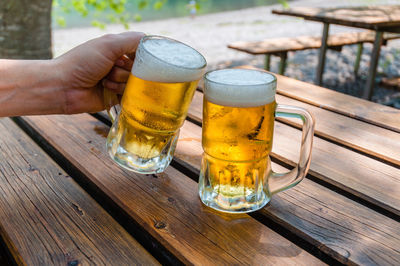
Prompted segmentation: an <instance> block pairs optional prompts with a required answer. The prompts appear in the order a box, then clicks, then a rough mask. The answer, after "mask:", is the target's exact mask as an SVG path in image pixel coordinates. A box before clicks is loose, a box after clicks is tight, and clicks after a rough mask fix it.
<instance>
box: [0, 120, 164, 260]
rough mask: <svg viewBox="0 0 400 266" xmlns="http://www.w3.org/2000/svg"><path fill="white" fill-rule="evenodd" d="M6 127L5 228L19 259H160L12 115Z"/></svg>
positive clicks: (0, 172) (2, 145) (1, 162)
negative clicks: (27, 133) (21, 126)
mask: <svg viewBox="0 0 400 266" xmlns="http://www.w3.org/2000/svg"><path fill="white" fill-rule="evenodd" d="M0 132H1V136H0V190H1V193H0V217H1V219H0V232H1V235H2V237H3V239H4V240H5V242H6V244H7V246H8V248H9V250H10V252H11V254H12V255H13V257H14V258H15V260H16V262H17V263H18V264H21V265H78V264H79V265H81V264H83V265H85V264H86V265H88V264H119V265H122V264H126V265H129V264H131V265H132V264H149V265H155V264H158V262H157V261H156V260H155V259H154V258H153V257H152V256H151V255H150V254H149V253H148V252H147V251H146V250H145V249H144V248H143V247H142V246H141V245H140V244H139V243H138V242H137V241H136V240H135V239H133V238H132V236H130V235H129V234H128V233H127V232H126V231H125V230H124V229H123V228H122V227H121V226H120V225H119V224H118V223H117V222H116V221H115V220H114V219H113V218H112V217H111V216H109V215H108V214H107V213H106V212H105V211H104V210H103V209H102V208H101V207H100V206H99V205H98V204H97V203H96V202H95V201H94V200H93V199H92V198H91V197H90V196H89V195H87V193H86V192H85V191H83V190H82V189H81V188H80V187H79V186H78V185H77V184H76V183H75V182H74V181H73V180H72V179H71V178H70V177H69V176H68V175H67V174H66V173H65V172H64V171H63V170H62V169H61V168H59V167H58V166H57V165H56V164H55V163H54V162H53V161H52V160H51V158H50V157H48V156H47V155H46V154H45V153H44V152H43V151H42V150H41V149H40V148H39V147H38V146H37V145H36V144H35V143H33V141H32V140H31V139H29V137H28V136H26V135H25V133H24V132H23V131H22V130H21V129H19V128H18V127H17V126H16V125H15V124H14V123H13V122H12V121H11V120H9V119H6V118H3V119H0Z"/></svg>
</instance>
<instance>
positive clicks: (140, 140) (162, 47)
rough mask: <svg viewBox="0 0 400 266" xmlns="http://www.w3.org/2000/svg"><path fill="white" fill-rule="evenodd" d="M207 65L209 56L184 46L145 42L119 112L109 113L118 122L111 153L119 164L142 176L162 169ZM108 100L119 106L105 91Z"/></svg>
mask: <svg viewBox="0 0 400 266" xmlns="http://www.w3.org/2000/svg"><path fill="white" fill-rule="evenodd" d="M205 66H206V60H205V58H204V57H203V56H202V55H201V54H200V53H199V52H197V51H196V50H195V49H193V48H192V47H190V46H188V45H186V44H183V43H181V42H178V41H176V40H173V39H170V38H166V37H160V36H145V37H143V38H142V39H141V41H140V43H139V46H138V48H137V50H136V56H135V60H134V63H133V67H132V71H131V73H130V76H129V79H128V82H127V85H126V88H125V91H124V94H123V96H122V100H121V108H120V111H119V112H118V113H117V115H116V114H113V112H109V114H110V116H111V117H112V120H114V121H113V125H112V127H111V129H110V132H109V134H108V138H107V151H108V153H109V154H110V156H111V158H112V159H113V160H114V161H115V162H116V163H118V164H119V165H120V166H122V167H124V168H126V169H128V170H131V171H134V172H137V173H142V174H152V173H160V172H162V171H164V169H165V168H166V167H167V166H168V165H169V163H170V162H171V160H172V157H173V155H174V151H175V147H176V142H177V139H178V135H179V128H180V127H181V126H182V124H183V122H184V121H185V118H186V115H187V111H188V108H189V105H190V103H191V100H192V98H193V94H194V92H195V90H196V87H197V83H198V81H199V79H200V78H201V77H202V76H203V74H204V69H205ZM105 101H106V106H110V102H113V101H114V102H115V100H113V99H112V97H111V96H110V94H108V93H107V92H105Z"/></svg>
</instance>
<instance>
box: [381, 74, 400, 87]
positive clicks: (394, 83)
mask: <svg viewBox="0 0 400 266" xmlns="http://www.w3.org/2000/svg"><path fill="white" fill-rule="evenodd" d="M380 84H381V85H382V86H384V87H386V88H390V89H397V90H400V77H395V78H383V79H382V80H381V83H380Z"/></svg>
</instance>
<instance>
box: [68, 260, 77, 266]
mask: <svg viewBox="0 0 400 266" xmlns="http://www.w3.org/2000/svg"><path fill="white" fill-rule="evenodd" d="M67 265H68V266H78V265H79V260H72V261H69V262H68V263H67Z"/></svg>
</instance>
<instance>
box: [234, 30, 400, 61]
mask: <svg viewBox="0 0 400 266" xmlns="http://www.w3.org/2000/svg"><path fill="white" fill-rule="evenodd" d="M397 38H400V35H398V34H385V35H384V40H393V39H397ZM374 40H375V32H373V31H364V32H345V33H337V34H331V35H329V37H328V47H338V46H339V47H341V46H343V45H352V44H358V43H365V42H370V43H373V42H374ZM228 47H229V48H232V49H235V50H239V51H242V52H246V53H250V54H254V55H257V54H269V53H272V54H273V53H278V52H288V51H300V50H306V49H316V48H320V47H321V37H319V36H299V37H293V38H272V39H271V38H270V39H265V40H262V41H258V42H235V43H232V44H229V45H228Z"/></svg>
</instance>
